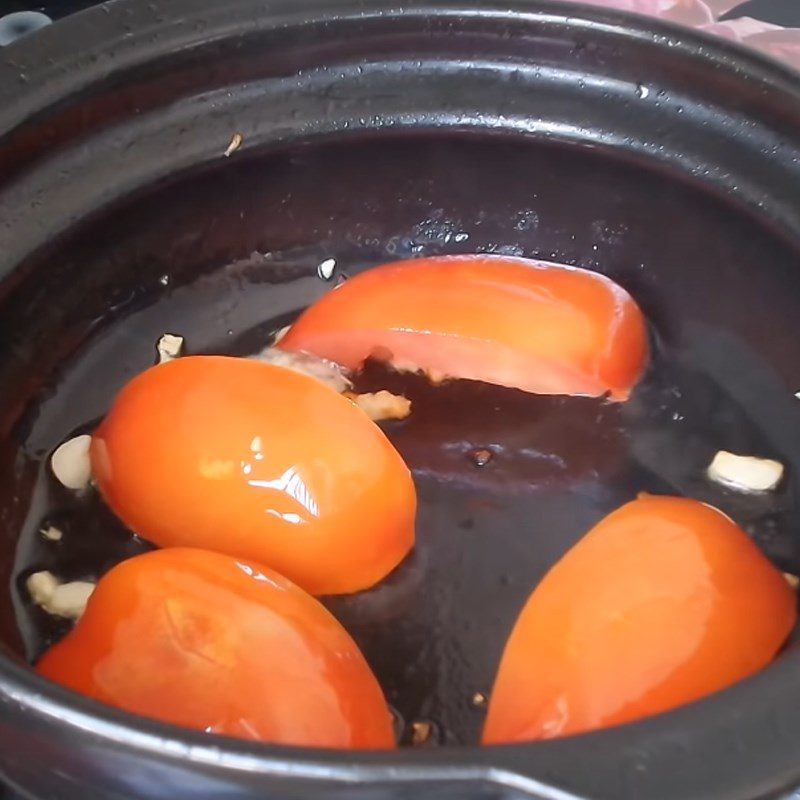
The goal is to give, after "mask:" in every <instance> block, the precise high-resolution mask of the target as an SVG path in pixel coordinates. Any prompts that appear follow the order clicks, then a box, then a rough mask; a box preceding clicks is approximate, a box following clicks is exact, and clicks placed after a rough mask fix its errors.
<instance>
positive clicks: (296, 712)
mask: <svg viewBox="0 0 800 800" xmlns="http://www.w3.org/2000/svg"><path fill="white" fill-rule="evenodd" d="M36 669H37V671H38V672H39V673H40V674H41V675H44V676H45V677H47V678H50V679H52V680H54V681H56V682H58V683H60V684H62V685H63V686H66V687H67V688H69V689H72V690H74V691H76V692H80V693H81V694H84V695H88V696H89V697H92V698H95V699H97V700H100V701H102V702H104V703H108V704H110V705H113V706H117V707H118V708H122V709H125V710H126V711H130V712H133V713H135V714H139V715H142V716H146V717H152V718H154V719H158V720H161V721H163V722H170V723H173V724H176V725H181V726H184V727H189V728H197V729H199V730H204V731H207V732H209V733H217V734H225V735H228V736H235V737H239V738H243V739H256V740H259V741H265V742H276V743H281V744H292V745H307V746H313V747H340V748H386V747H393V746H394V736H393V732H392V723H391V717H390V714H389V711H388V708H387V706H386V703H385V701H384V698H383V694H382V692H381V689H380V687H379V685H378V682H377V681H376V680H375V677H374V675H373V674H372V672H371V670H370V668H369V666H368V665H367V663H366V661H365V660H364V658H363V656H362V655H361V653H360V651H359V650H358V647H357V646H356V645H355V643H354V642H353V640H352V639H351V638H350V637H349V635H348V634H347V632H346V631H345V630H344V628H342V627H341V625H340V624H339V623H338V622H337V621H336V620H335V619H334V618H333V617H332V616H331V615H330V614H329V613H328V612H327V611H326V610H325V609H324V608H323V606H322V605H321V604H320V603H319V602H317V601H316V600H315V599H314V598H313V597H311V596H310V595H307V594H306V593H305V592H303V591H302V590H301V589H299V588H297V587H296V586H294V585H293V584H291V583H290V582H289V581H287V580H286V579H285V578H283V577H281V576H280V575H278V574H277V573H275V572H272V571H271V570H269V569H267V568H266V567H263V566H261V565H259V564H257V563H255V562H251V561H243V560H237V559H234V558H231V557H230V556H224V555H220V554H218V553H210V552H206V551H202V550H192V549H184V548H171V549H169V550H159V551H155V552H152V553H147V554H145V555H142V556H137V557H135V558H132V559H129V560H128V561H124V562H123V563H121V564H120V565H118V566H116V567H114V569H112V570H111V571H110V572H109V573H107V574H106V575H105V576H104V577H103V578H102V579H101V580H100V581H99V583H98V585H97V588H96V589H95V591H94V594H93V595H92V597H91V598H90V600H89V604H88V606H87V609H86V612H85V614H84V615H83V617H82V618H81V619H80V620H79V621H78V623H77V625H76V626H75V628H74V629H73V630H72V632H70V633H69V634H67V636H66V637H65V638H64V639H63V640H62V641H60V642H59V643H58V644H56V645H55V646H53V647H52V648H50V650H48V651H47V652H46V653H45V655H44V656H43V657H42V659H41V660H40V661H39V663H38V664H37V666H36Z"/></svg>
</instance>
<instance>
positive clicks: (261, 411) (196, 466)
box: [91, 356, 416, 594]
mask: <svg viewBox="0 0 800 800" xmlns="http://www.w3.org/2000/svg"><path fill="white" fill-rule="evenodd" d="M91 457H92V470H93V474H94V476H95V479H96V481H97V484H98V486H99V487H100V490H101V492H102V493H103V496H104V497H105V499H106V500H107V502H108V503H109V505H110V506H111V508H112V509H113V510H114V511H115V512H116V513H117V514H118V515H119V516H120V517H121V518H122V520H123V521H124V522H125V523H126V524H127V525H128V526H129V527H131V528H132V529H133V530H134V531H136V532H137V533H138V534H140V535H141V536H143V537H144V538H145V539H148V540H150V541H152V542H154V543H155V544H157V545H160V546H162V547H175V546H186V547H201V548H205V549H209V550H216V551H219V552H223V553H228V554H230V555H234V556H239V557H242V558H252V559H255V560H258V561H260V562H262V563H264V564H266V565H268V566H269V567H271V568H273V569H275V570H277V571H278V572H280V573H281V574H282V575H286V576H287V577H288V578H289V579H290V580H292V581H294V582H295V583H297V584H298V585H299V586H301V587H302V588H304V589H305V590H306V591H309V592H311V593H312V594H334V593H347V592H354V591H357V590H359V589H364V588H366V587H368V586H371V585H372V584H374V583H376V582H377V581H379V580H380V579H381V578H383V577H384V576H385V575H386V574H387V573H388V572H390V571H391V570H392V569H393V568H394V567H395V566H396V565H397V564H398V563H399V562H400V561H401V560H402V559H403V557H404V556H405V555H406V554H407V553H408V551H409V550H410V549H411V547H412V546H413V542H414V515H415V508H416V497H415V491H414V485H413V483H412V480H411V475H410V473H409V471H408V469H407V468H406V466H405V464H404V463H403V461H402V459H401V458H400V456H399V455H398V454H397V452H396V451H395V449H394V448H393V447H392V445H391V444H390V443H389V441H388V439H387V438H386V437H385V436H384V434H383V433H382V432H381V430H380V429H379V428H378V427H377V426H376V425H375V424H374V423H373V422H371V421H370V420H369V419H368V418H367V417H366V415H365V414H364V413H363V412H361V411H360V410H359V409H357V408H356V407H355V406H354V405H353V404H352V403H350V402H349V401H348V400H346V399H345V398H344V397H342V396H340V395H338V394H337V393H336V392H335V391H333V390H332V389H330V388H328V387H327V386H325V385H323V384H322V383H320V382H318V381H316V380H314V379H313V378H309V377H307V376H305V375H300V374H298V373H296V372H292V371H290V370H288V369H285V368H283V367H278V366H273V365H271V364H263V363H259V362H256V361H251V360H248V359H241V358H227V357H221V356H220V357H217V356H196V357H186V358H181V359H177V360H175V361H172V362H168V363H166V364H161V365H159V366H156V367H153V368H152V369H149V370H147V371H146V372H143V373H141V374H140V375H138V376H137V377H135V378H134V379H133V380H132V381H130V383H128V384H127V385H126V386H125V387H124V388H123V389H122V391H121V392H120V393H119V395H118V396H117V398H116V400H115V401H114V404H113V405H112V407H111V410H110V411H109V413H108V415H107V416H106V418H105V420H104V421H103V422H102V424H101V425H100V426H99V428H98V429H97V430H96V431H95V433H94V434H93V439H92V447H91Z"/></svg>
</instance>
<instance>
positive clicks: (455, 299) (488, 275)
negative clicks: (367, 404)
mask: <svg viewBox="0 0 800 800" xmlns="http://www.w3.org/2000/svg"><path fill="white" fill-rule="evenodd" d="M278 347H281V348H283V349H286V350H295V351H304V352H308V353H313V354H314V355H317V356H321V357H323V358H327V359H330V360H332V361H336V362H338V363H339V364H342V365H344V366H346V367H349V368H351V369H357V368H358V367H359V366H360V365H361V364H363V362H364V361H365V359H367V358H369V357H370V356H377V357H381V358H384V359H387V358H388V359H389V360H391V362H392V363H393V364H394V365H395V366H397V367H398V368H408V369H421V370H424V371H426V372H428V373H429V374H432V375H435V376H444V377H452V378H468V379H472V380H479V381H485V382H487V383H494V384H499V385H501V386H511V387H516V388H519V389H523V390H525V391H528V392H535V393H538V394H570V395H591V396H599V395H603V394H605V393H606V392H610V394H611V396H612V397H613V398H615V399H617V400H624V399H625V398H627V396H628V394H629V393H630V391H631V389H632V387H633V386H634V384H635V383H636V381H637V380H638V379H639V377H640V375H641V373H642V371H643V369H644V366H645V362H646V360H647V349H648V348H647V332H646V327H645V322H644V318H643V316H642V313H641V311H640V310H639V308H638V306H637V305H636V303H635V302H634V301H633V299H632V298H631V297H630V295H629V294H628V293H627V292H626V291H625V290H624V289H622V288H621V287H620V286H618V285H617V284H615V283H614V282H613V281H611V280H609V279H608V278H606V277H604V276H603V275H599V274H598V273H596V272H590V271H588V270H584V269H577V268H574V267H567V266H564V265H561V264H548V263H544V262H540V261H529V260H526V259H522V258H507V257H502V256H447V257H443V258H425V259H419V260H416V261H405V262H399V263H395V264H387V265H385V266H382V267H377V268H375V269H370V270H367V271H366V272H363V273H361V274H360V275H357V276H356V277H354V278H351V279H350V280H349V281H347V282H346V283H344V284H342V285H341V286H339V287H337V288H336V289H334V290H333V291H331V292H329V293H328V294H326V295H325V296H323V297H322V298H321V299H320V300H318V301H317V302H316V303H314V305H312V306H311V307H310V308H309V309H307V310H306V311H305V313H304V314H302V315H301V316H300V318H299V319H298V320H297V322H295V324H294V325H292V327H291V328H290V329H289V331H288V333H287V334H286V335H285V336H284V337H283V339H281V340H280V342H279V343H278Z"/></svg>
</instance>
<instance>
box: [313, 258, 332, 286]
mask: <svg viewBox="0 0 800 800" xmlns="http://www.w3.org/2000/svg"><path fill="white" fill-rule="evenodd" d="M335 271H336V259H335V258H326V259H325V260H324V261H323V262H322V263H321V264H319V266H318V267H317V275H319V277H320V278H322V280H324V281H329V280H330V279H331V278H332V277H333V273H334V272H335Z"/></svg>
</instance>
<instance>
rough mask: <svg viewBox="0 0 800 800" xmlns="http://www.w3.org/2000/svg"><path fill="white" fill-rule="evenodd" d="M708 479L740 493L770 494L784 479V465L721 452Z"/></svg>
mask: <svg viewBox="0 0 800 800" xmlns="http://www.w3.org/2000/svg"><path fill="white" fill-rule="evenodd" d="M708 477H709V478H710V479H711V480H712V481H716V482H717V483H721V484H722V485H723V486H727V487H728V488H730V489H736V490H737V491H740V492H769V491H771V490H772V489H774V488H775V487H776V486H777V485H778V484H779V483H780V481H781V478H782V477H783V464H781V463H780V461H773V460H772V459H769V458H756V457H755V456H739V455H736V454H735V453H729V452H728V451H727V450H720V451H719V452H718V453H717V454H716V455H715V456H714V460H713V461H712V462H711V465H710V466H709V468H708Z"/></svg>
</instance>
